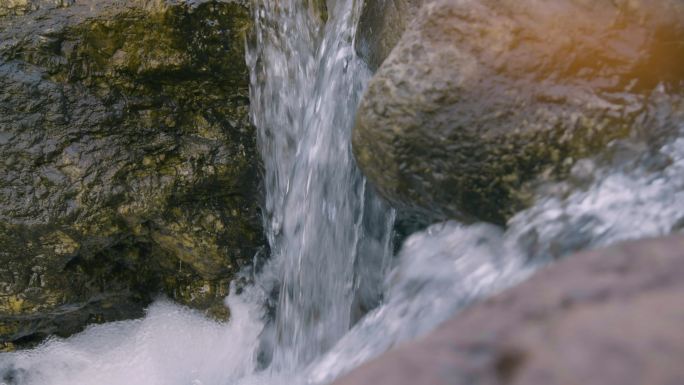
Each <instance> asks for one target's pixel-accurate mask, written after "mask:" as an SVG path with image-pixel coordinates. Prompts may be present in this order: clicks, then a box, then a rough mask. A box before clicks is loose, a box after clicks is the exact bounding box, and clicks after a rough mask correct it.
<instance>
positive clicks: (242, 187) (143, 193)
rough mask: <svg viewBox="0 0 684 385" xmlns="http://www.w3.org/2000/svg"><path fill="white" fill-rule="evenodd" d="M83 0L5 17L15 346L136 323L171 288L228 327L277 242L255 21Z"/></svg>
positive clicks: (224, 12)
mask: <svg viewBox="0 0 684 385" xmlns="http://www.w3.org/2000/svg"><path fill="white" fill-rule="evenodd" d="M29 3H30V4H33V3H36V2H29ZM72 3H73V4H66V3H65V4H60V6H59V7H55V6H44V7H35V8H32V9H30V10H29V11H27V13H26V14H25V15H18V14H19V13H21V12H15V14H14V15H6V16H5V17H4V18H2V19H0V154H1V155H2V156H0V341H4V342H12V341H14V342H15V343H30V342H33V341H37V340H40V339H41V338H43V337H44V336H46V335H49V334H53V333H55V334H58V335H68V334H71V333H73V332H76V331H78V330H80V329H81V328H82V327H83V326H84V325H85V324H87V323H90V322H104V321H111V320H116V319H122V318H130V317H137V316H140V315H141V314H142V309H143V307H144V306H145V305H147V304H148V303H149V302H150V301H151V300H152V299H153V298H154V297H155V296H156V295H158V294H159V293H164V294H166V295H168V296H169V297H171V298H174V299H176V300H177V301H179V302H180V303H182V304H186V305H190V306H193V307H195V308H198V309H201V310H204V311H206V312H207V313H208V314H211V315H214V316H217V317H219V318H222V319H225V317H227V315H228V313H227V312H228V311H227V309H226V308H225V307H224V306H223V304H222V299H223V297H224V296H225V295H226V294H227V290H228V283H229V281H230V279H231V277H232V276H233V275H234V273H235V272H236V271H237V270H238V269H239V268H240V267H241V266H243V265H245V264H247V263H249V262H250V261H251V260H252V258H253V257H254V255H255V253H256V252H257V251H258V250H260V248H261V247H262V246H263V245H264V244H265V241H264V239H263V237H262V231H261V219H260V214H259V199H258V197H259V179H260V178H259V167H260V166H259V160H258V159H259V158H258V154H257V151H256V139H255V138H256V135H255V129H254V127H253V126H252V125H251V124H250V122H249V117H248V110H249V99H248V98H249V96H248V95H249V92H248V86H249V84H248V81H249V80H248V69H247V68H246V63H245V59H244V42H245V35H246V33H247V31H248V29H249V28H250V26H251V18H250V14H249V11H248V9H247V8H246V6H245V5H243V4H242V3H241V2H234V1H193V2H185V1H172V0H168V1H161V0H160V1H145V0H117V1H109V0H78V1H76V2H72ZM1 4H2V3H0V5H1ZM67 5H68V6H67ZM0 8H2V7H1V6H0Z"/></svg>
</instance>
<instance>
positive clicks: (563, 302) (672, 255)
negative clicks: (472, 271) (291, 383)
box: [334, 235, 684, 385]
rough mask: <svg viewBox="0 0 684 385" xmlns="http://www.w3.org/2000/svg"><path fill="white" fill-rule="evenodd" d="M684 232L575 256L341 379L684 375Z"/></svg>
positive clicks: (633, 383)
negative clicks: (683, 364) (683, 327)
mask: <svg viewBox="0 0 684 385" xmlns="http://www.w3.org/2000/svg"><path fill="white" fill-rule="evenodd" d="M682 274H684V236H682V235H677V236H671V237H668V238H663V239H653V240H642V241H636V242H634V241H633V242H629V243H624V244H622V245H618V246H615V247H611V248H608V249H605V250H601V251H592V252H584V253H581V254H578V255H575V256H570V257H567V258H566V259H565V260H563V261H561V262H559V263H557V264H556V265H553V266H551V267H550V268H546V269H544V270H541V271H539V272H538V273H537V274H536V275H535V276H533V277H532V278H531V279H530V280H529V281H527V282H525V283H523V284H521V285H520V286H518V287H515V288H513V289H509V290H508V291H506V292H504V293H502V294H499V295H498V296H495V297H493V298H491V299H489V300H487V301H485V302H483V303H480V304H478V305H475V306H473V307H471V308H469V309H467V310H465V311H464V312H462V313H460V314H459V315H458V316H456V317H455V318H453V319H452V320H450V321H448V322H447V323H445V324H444V325H442V326H441V327H440V328H439V329H437V330H436V331H434V332H432V333H431V334H429V335H427V336H426V337H424V338H423V339H421V340H419V341H416V342H412V343H407V344H405V345H403V346H400V347H399V348H398V349H396V350H394V351H391V352H389V353H386V354H385V355H384V356H381V357H380V358H378V359H376V360H375V361H372V362H370V363H368V364H366V365H365V366H363V367H361V368H359V369H357V370H356V371H353V372H352V373H350V374H349V375H347V376H346V377H343V378H342V379H340V380H338V381H337V382H335V383H334V385H361V384H374V385H409V384H411V385H412V384H425V385H447V384H449V385H453V384H470V385H485V384H487V385H514V384H526V385H566V384H585V385H611V384H620V385H639V384H649V385H670V384H682V383H684V368H682V366H681V362H682V360H684V333H682V332H681V324H682V320H683V319H684V281H682V279H681V277H682Z"/></svg>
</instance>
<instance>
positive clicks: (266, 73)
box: [247, 0, 392, 368]
mask: <svg viewBox="0 0 684 385" xmlns="http://www.w3.org/2000/svg"><path fill="white" fill-rule="evenodd" d="M314 4H316V3H314ZM359 4H360V2H359V1H338V2H335V4H334V7H333V8H331V9H330V11H331V14H330V16H331V20H330V22H329V23H327V24H325V26H324V27H321V26H320V24H321V20H320V19H319V18H318V17H316V15H317V12H316V10H315V9H312V7H313V5H312V4H309V6H308V7H306V6H302V2H301V1H300V0H285V1H283V0H255V1H253V2H252V8H253V12H254V15H255V20H256V27H255V42H254V45H253V46H250V47H249V53H248V55H247V58H248V64H249V66H250V67H251V68H253V71H252V76H251V101H252V117H253V121H254V123H255V125H256V126H257V128H258V130H259V136H258V139H259V146H260V148H261V153H262V158H263V160H264V166H265V169H266V177H265V181H264V183H265V190H266V216H267V219H266V229H267V235H268V239H269V241H270V244H271V250H272V258H273V259H274V260H275V262H274V263H275V264H277V270H278V272H277V273H276V274H277V275H278V276H279V282H280V290H279V301H278V306H277V309H278V312H277V316H276V320H275V327H276V336H275V350H274V353H275V355H274V357H273V359H274V365H275V367H279V368H293V367H296V366H298V365H300V364H303V363H307V362H309V361H311V359H313V358H314V357H316V356H318V355H320V353H321V352H323V351H325V350H327V349H329V348H330V347H331V346H332V345H333V343H334V342H335V341H337V340H338V339H339V338H340V337H342V335H343V334H344V333H345V332H346V331H347V330H349V328H350V326H351V323H352V321H353V318H354V311H353V310H354V308H355V307H356V308H359V307H364V305H365V306H367V304H368V302H370V303H372V302H374V300H373V298H368V297H369V296H370V297H372V295H373V294H374V293H378V294H379V292H380V290H379V288H376V287H372V285H373V284H374V283H375V282H381V279H380V280H378V279H375V280H369V282H366V281H367V280H364V279H363V278H365V277H369V278H372V277H381V276H382V270H383V267H384V266H385V265H386V264H385V263H384V261H385V260H386V259H387V257H388V256H389V254H390V252H389V250H390V248H389V240H390V231H391V227H392V224H391V222H392V219H391V218H392V214H391V212H390V210H389V209H388V208H383V207H381V206H382V205H381V204H380V203H379V202H378V200H377V199H376V198H374V197H373V196H372V193H371V192H370V191H368V189H367V188H366V182H365V180H364V178H363V176H362V175H361V174H360V172H359V171H358V169H357V168H356V166H355V165H354V160H353V158H352V156H351V146H350V138H351V128H352V124H353V121H354V113H355V110H356V106H357V104H358V101H359V97H360V95H361V91H362V88H363V85H364V84H365V83H366V81H367V79H368V78H369V77H370V74H369V73H368V70H367V69H366V68H365V67H364V66H363V65H362V63H361V62H360V60H359V59H358V58H357V57H356V55H355V53H354V49H353V47H352V45H351V42H352V41H353V40H354V31H355V25H356V20H357V18H358V12H359ZM373 246H375V247H373ZM359 264H363V271H355V265H357V266H358V265H359ZM357 273H358V274H357ZM361 273H363V274H361ZM361 281H363V282H361ZM369 285H370V287H369ZM357 312H358V311H357Z"/></svg>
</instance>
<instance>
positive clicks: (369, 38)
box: [354, 0, 425, 71]
mask: <svg viewBox="0 0 684 385" xmlns="http://www.w3.org/2000/svg"><path fill="white" fill-rule="evenodd" d="M424 2H425V0H364V2H363V8H362V9H361V16H360V17H359V25H358V28H357V32H356V38H355V41H354V43H355V44H354V46H355V48H356V52H357V54H358V55H359V56H360V57H361V58H362V59H364V60H365V61H366V63H367V64H368V67H369V68H370V69H371V70H372V71H376V70H377V69H378V67H380V64H382V62H383V61H384V60H385V58H387V56H388V55H389V53H390V52H391V51H392V48H394V46H395V45H397V43H398V42H399V39H400V38H401V35H402V34H403V33H404V31H405V30H406V28H407V26H408V24H409V23H410V22H411V20H413V18H414V17H415V16H416V14H417V13H418V9H420V6H421V5H422V4H423V3H424Z"/></svg>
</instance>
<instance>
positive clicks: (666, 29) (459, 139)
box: [353, 0, 684, 223]
mask: <svg viewBox="0 0 684 385" xmlns="http://www.w3.org/2000/svg"><path fill="white" fill-rule="evenodd" d="M378 39H380V40H382V39H383V38H382V37H380V38H378ZM681 63H684V4H683V3H681V2H679V1H675V0H657V1H645V0H643V1H610V0H601V1H591V2H590V1H584V0H561V1H554V2H547V1H540V0H506V1H495V0H436V1H431V2H428V3H426V4H425V5H424V6H423V7H422V8H421V11H420V12H419V14H418V16H417V17H416V19H414V20H413V22H412V23H411V24H410V26H409V28H408V30H407V31H406V32H405V33H404V34H403V36H402V38H401V40H400V41H399V43H398V45H397V46H396V47H395V48H394V49H393V50H392V52H391V54H390V55H389V57H388V58H387V59H386V60H385V61H384V63H383V64H382V66H380V68H379V69H378V71H377V73H376V74H375V76H374V77H373V79H372V80H371V81H370V84H369V86H368V90H367V92H366V94H365V95H364V97H363V99H362V102H361V104H360V107H359V111H358V114H357V121H356V126H355V129H354V134H353V149H354V153H355V155H356V158H357V161H358V163H359V166H360V167H361V169H362V170H363V171H364V173H365V174H366V175H367V176H368V177H369V179H370V180H371V182H372V183H373V184H374V185H375V186H376V187H377V188H378V190H379V191H380V192H381V193H382V194H383V195H384V196H385V197H387V198H389V199H390V200H391V201H393V202H394V203H395V205H397V206H400V207H401V206H405V207H408V208H412V209H414V210H416V211H424V212H428V213H431V214H434V215H436V216H437V217H442V218H443V217H452V218H457V219H468V218H476V219H480V220H487V221H493V222H497V223H504V222H505V221H506V220H507V218H509V217H510V216H511V215H512V214H513V213H515V212H516V211H518V210H519V209H520V208H522V207H524V206H526V205H527V204H529V199H530V194H529V192H530V189H529V185H530V184H531V183H533V182H534V181H538V180H539V179H562V178H563V177H564V176H565V175H566V173H567V172H568V170H569V169H570V168H571V167H572V165H573V164H574V162H575V161H576V160H578V159H580V158H584V157H588V156H592V155H594V154H596V153H597V152H601V151H603V149H605V147H606V146H607V144H608V143H610V142H611V141H614V140H616V139H620V138H627V137H630V138H633V139H634V140H640V141H647V142H648V141H657V140H667V138H668V137H669V136H668V135H669V134H670V133H672V132H674V131H675V130H676V129H677V126H678V125H679V124H680V123H681V121H682V119H683V115H684V101H683V99H684V98H683V97H682V95H683V94H684V91H683V90H684V70H683V68H684V67H683V66H682V65H681Z"/></svg>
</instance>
